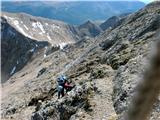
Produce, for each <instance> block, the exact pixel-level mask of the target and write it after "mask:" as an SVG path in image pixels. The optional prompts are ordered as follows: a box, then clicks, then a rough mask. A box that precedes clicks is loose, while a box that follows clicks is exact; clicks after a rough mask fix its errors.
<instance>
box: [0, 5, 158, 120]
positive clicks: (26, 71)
mask: <svg viewBox="0 0 160 120" xmlns="http://www.w3.org/2000/svg"><path fill="white" fill-rule="evenodd" d="M159 34H160V2H155V3H152V4H150V5H147V6H146V7H145V8H143V9H141V10H140V11H138V12H136V13H134V14H131V15H130V16H128V17H127V18H126V19H125V20H124V22H123V23H122V24H121V25H119V26H118V27H116V28H112V29H108V30H106V31H104V33H102V34H100V35H99V36H97V37H96V38H92V39H87V40H85V41H79V42H77V43H75V44H72V45H68V46H66V47H65V48H64V49H63V50H58V51H56V52H53V53H52V54H50V55H49V56H47V57H46V58H44V59H42V58H43V54H40V55H37V56H36V57H35V59H33V61H32V62H30V63H29V64H28V65H26V66H25V68H23V69H22V70H21V71H20V72H18V73H16V74H14V75H13V76H12V77H11V78H10V79H9V80H8V81H7V82H6V83H5V84H3V88H2V90H3V91H4V95H3V96H2V115H3V118H5V119H9V118H12V119H15V120H16V119H22V118H23V119H31V118H32V119H33V120H37V119H38V120H41V119H47V120H53V119H55V120H63V119H65V120H76V119H77V120H78V119H82V120H86V119H87V120H97V119H107V120H108V119H121V118H123V114H124V113H125V111H126V110H127V109H128V105H129V103H130V101H131V99H132V96H133V94H134V93H135V92H136V86H137V84H138V83H139V82H140V81H141V78H142V77H141V76H142V75H143V73H144V71H145V70H146V68H147V67H148V60H149V59H150V57H151V56H150V54H151V49H152V47H153V46H154V44H156V42H157V38H159ZM158 40H159V39H158ZM33 68H34V69H33ZM42 70H43V72H42ZM61 73H65V74H66V75H67V76H68V77H69V79H70V81H71V82H72V84H75V85H76V86H75V87H74V88H73V89H72V91H70V92H69V93H68V94H67V95H66V96H65V97H63V98H61V99H60V100H57V94H56V78H57V76H58V75H59V74H61ZM15 88H16V89H15ZM17 101H18V102H17ZM102 103H103V104H102ZM159 117H160V116H159V99H157V103H156V104H155V106H154V109H153V112H152V115H151V117H150V119H151V120H157V119H159Z"/></svg>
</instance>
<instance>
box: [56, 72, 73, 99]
mask: <svg viewBox="0 0 160 120" xmlns="http://www.w3.org/2000/svg"><path fill="white" fill-rule="evenodd" d="M57 82H58V99H59V98H60V96H61V95H62V97H63V96H64V89H65V90H66V92H68V91H70V90H71V89H72V88H73V86H72V85H70V84H69V82H68V79H67V77H66V76H65V75H61V76H60V77H58V78H57Z"/></svg>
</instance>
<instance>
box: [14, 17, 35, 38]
mask: <svg viewBox="0 0 160 120" xmlns="http://www.w3.org/2000/svg"><path fill="white" fill-rule="evenodd" d="M13 24H14V25H15V26H16V27H17V29H18V31H19V32H21V33H22V34H23V35H25V36H26V37H29V38H32V37H31V36H30V35H28V34H27V33H25V32H24V30H23V29H22V28H21V27H20V26H19V22H18V20H14V21H13Z"/></svg>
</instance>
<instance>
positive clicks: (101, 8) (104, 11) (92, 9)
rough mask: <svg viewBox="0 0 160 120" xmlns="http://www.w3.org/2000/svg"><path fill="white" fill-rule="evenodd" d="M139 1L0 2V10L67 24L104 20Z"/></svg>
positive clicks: (137, 6)
mask: <svg viewBox="0 0 160 120" xmlns="http://www.w3.org/2000/svg"><path fill="white" fill-rule="evenodd" d="M144 5H145V4H144V3H143V2H140V1H76V2H74V1H69V2H47V1H38V2H36V1H32V2H26V1H25V2H24V1H23V2H22V1H21V2H2V11H6V12H15V13H18V12H24V13H28V14H31V15H34V16H41V17H45V18H50V19H57V20H61V21H64V22H67V23H69V24H76V25H77V24H78V25H80V24H82V23H84V22H86V21H87V20H92V21H97V20H98V21H99V20H106V19H108V18H109V17H112V16H114V15H120V14H122V13H128V12H130V13H131V12H135V11H137V10H139V9H140V8H142V7H144Z"/></svg>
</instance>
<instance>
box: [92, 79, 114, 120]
mask: <svg viewBox="0 0 160 120" xmlns="http://www.w3.org/2000/svg"><path fill="white" fill-rule="evenodd" d="M112 78H113V76H112V77H105V78H102V79H96V80H95V85H96V87H97V88H98V91H100V93H97V94H96V95H95V96H94V97H93V99H91V103H92V104H94V106H93V117H92V119H93V120H110V119H114V118H116V113H115V110H114V107H113V102H112V93H113V84H112Z"/></svg>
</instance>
